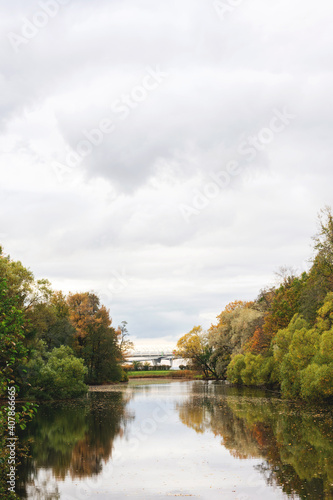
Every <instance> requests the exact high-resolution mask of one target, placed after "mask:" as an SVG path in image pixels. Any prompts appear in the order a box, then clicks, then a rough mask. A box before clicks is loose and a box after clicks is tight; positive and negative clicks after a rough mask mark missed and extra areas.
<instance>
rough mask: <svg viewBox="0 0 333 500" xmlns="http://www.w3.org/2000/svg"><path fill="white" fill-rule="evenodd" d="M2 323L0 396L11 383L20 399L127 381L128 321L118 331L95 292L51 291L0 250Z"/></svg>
mask: <svg viewBox="0 0 333 500" xmlns="http://www.w3.org/2000/svg"><path fill="white" fill-rule="evenodd" d="M0 319H1V330H0V369H1V372H0V373H1V374H0V397H1V396H4V395H5V393H6V387H7V386H8V384H10V383H13V384H15V385H16V386H17V390H18V391H19V395H20V397H21V398H22V397H25V398H27V397H29V396H32V397H33V398H34V399H36V398H37V399H40V398H46V399H48V398H55V399H57V398H61V399H64V398H67V397H75V396H80V395H82V394H84V393H85V392H86V390H87V385H86V384H101V383H106V382H120V381H125V380H127V376H126V374H125V372H124V371H123V369H122V367H121V364H122V362H123V361H124V359H125V356H126V352H127V350H128V349H129V348H130V347H131V345H132V344H131V342H130V341H129V340H128V332H127V328H126V325H127V323H126V321H124V322H123V323H122V325H121V326H119V327H118V328H117V329H115V328H114V327H113V326H112V319H111V317H110V311H109V310H108V309H107V308H106V307H105V306H104V305H103V304H101V303H100V299H99V297H98V296H97V295H96V294H95V293H92V292H83V293H69V294H68V295H67V296H66V295H65V294H64V293H63V292H61V291H53V290H52V287H51V284H50V282H49V281H48V280H45V279H39V280H37V279H35V277H34V275H33V273H32V272H31V271H30V270H29V269H27V268H26V267H24V266H23V265H22V263H21V262H19V261H14V260H12V259H11V257H10V256H9V255H6V254H5V253H4V251H3V249H2V248H1V247H0Z"/></svg>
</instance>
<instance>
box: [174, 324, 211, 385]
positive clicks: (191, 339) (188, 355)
mask: <svg viewBox="0 0 333 500" xmlns="http://www.w3.org/2000/svg"><path fill="white" fill-rule="evenodd" d="M212 354H213V349H212V347H211V346H210V344H209V341H208V336H207V334H206V333H204V332H203V331H202V328H201V326H195V327H194V328H193V329H192V330H191V331H190V332H189V333H186V335H183V337H181V338H180V339H179V340H178V342H177V347H176V355H177V356H179V357H181V358H183V359H187V360H189V361H190V362H191V364H192V367H193V368H194V369H196V370H200V371H202V372H203V374H204V376H205V377H209V376H213V377H215V378H218V376H217V373H216V371H215V365H214V362H213V361H212V360H211V356H212Z"/></svg>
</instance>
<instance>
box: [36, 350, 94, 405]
mask: <svg viewBox="0 0 333 500" xmlns="http://www.w3.org/2000/svg"><path fill="white" fill-rule="evenodd" d="M47 358H48V361H47V363H46V364H44V365H43V366H42V367H41V368H40V371H39V373H38V374H35V381H36V383H37V387H35V388H33V389H34V393H35V395H36V396H37V397H39V398H44V399H67V398H75V397H79V396H82V395H83V394H85V393H86V392H87V386H86V385H85V383H84V377H85V375H86V373H87V368H86V367H85V366H84V362H83V360H82V359H78V358H76V357H75V356H74V353H73V351H72V349H71V348H70V347H67V346H61V347H57V348H54V349H53V350H52V351H51V352H50V353H48V354H47Z"/></svg>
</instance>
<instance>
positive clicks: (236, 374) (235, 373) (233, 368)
mask: <svg viewBox="0 0 333 500" xmlns="http://www.w3.org/2000/svg"><path fill="white" fill-rule="evenodd" d="M244 358H245V356H244V355H243V354H237V355H236V356H235V357H234V358H232V360H231V361H230V363H229V366H228V368H227V379H228V380H230V382H232V383H233V384H242V383H243V380H242V376H241V372H242V370H243V369H244V368H245V359H244Z"/></svg>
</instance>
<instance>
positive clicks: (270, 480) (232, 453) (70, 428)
mask: <svg viewBox="0 0 333 500" xmlns="http://www.w3.org/2000/svg"><path fill="white" fill-rule="evenodd" d="M28 439H29V440H30V454H31V458H30V459H29V460H28V461H27V462H26V463H24V464H23V465H22V466H21V468H20V469H19V471H18V473H19V475H20V480H19V487H20V496H21V498H28V499H38V500H53V499H61V500H72V499H100V500H106V499H112V500H113V499H117V500H122V499H140V500H150V499H154V500H155V499H156V500H169V499H170V498H177V497H178V498H182V497H184V498H187V497H189V498H193V499H204V500H206V499H207V500H215V499H216V500H217V499H219V500H220V499H224V500H228V499H234V500H254V499H255V500H258V499H265V500H278V499H286V498H293V499H299V498H301V499H303V498H304V499H305V498H306V499H310V500H317V499H332V498H333V409H332V407H328V408H323V407H313V406H312V407H311V406H307V405H304V404H300V403H290V402H285V401H282V400H281V399H279V397H277V396H276V395H273V394H271V393H268V392H265V391H261V390H249V389H238V388H234V387H230V386H228V385H225V384H224V383H222V382H202V381H180V382H176V381H168V380H163V381H153V380H151V381H147V380H144V381H138V380H136V381H131V382H130V383H129V384H128V385H121V386H109V387H102V388H96V390H94V392H90V393H89V394H88V396H87V397H86V398H84V399H83V400H80V401H71V402H57V403H52V404H42V405H40V408H39V411H38V414H37V416H36V418H35V419H34V421H33V422H31V423H30V425H29V427H28V428H27V429H26V430H25V431H24V435H23V436H22V437H21V442H22V441H27V440H28Z"/></svg>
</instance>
